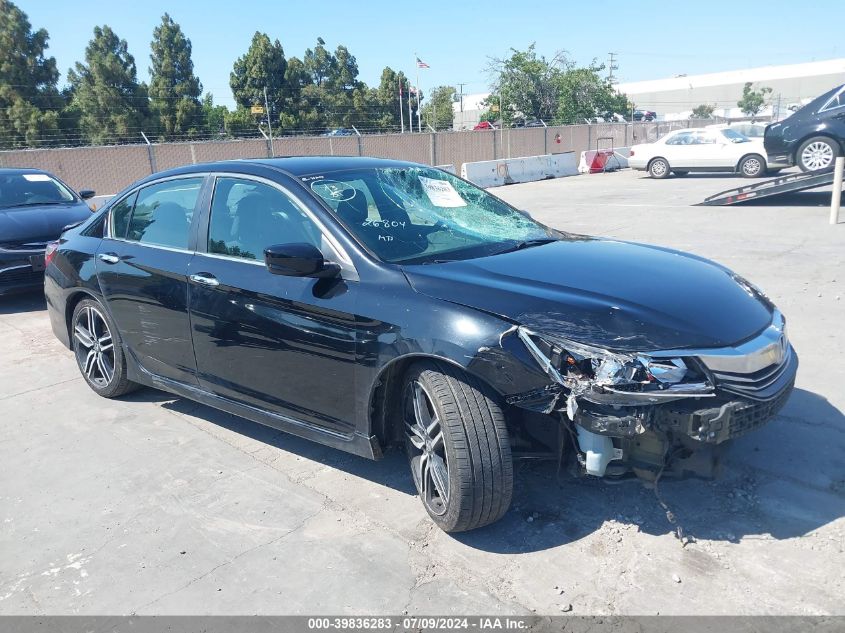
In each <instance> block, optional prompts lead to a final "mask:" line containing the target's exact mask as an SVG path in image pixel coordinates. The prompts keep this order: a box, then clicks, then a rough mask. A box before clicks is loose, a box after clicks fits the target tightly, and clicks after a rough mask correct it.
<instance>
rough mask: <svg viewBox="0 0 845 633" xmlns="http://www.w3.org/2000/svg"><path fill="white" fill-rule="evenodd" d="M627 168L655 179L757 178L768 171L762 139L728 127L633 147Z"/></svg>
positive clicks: (683, 133)
mask: <svg viewBox="0 0 845 633" xmlns="http://www.w3.org/2000/svg"><path fill="white" fill-rule="evenodd" d="M628 165H629V166H630V167H631V168H632V169H638V170H641V171H642V170H644V171H647V172H648V173H649V175H650V176H651V177H652V178H666V177H667V176H668V175H669V174H670V173H673V174H675V175H676V176H686V175H687V174H688V173H689V172H691V171H730V172H734V173H738V174H741V175H742V176H745V177H746V178H757V177H759V176H765V175H766V172H767V170H768V168H769V165H768V164H767V157H766V150H765V148H764V147H763V139H750V138H748V137H747V136H745V135H744V134H741V133H740V132H737V131H736V130H734V129H732V128H729V127H726V128H721V129H714V128H687V129H684V130H676V131H675V132H670V133H669V134H667V135H666V136H664V137H663V138H661V139H660V140H659V141H657V142H655V143H645V144H642V145H634V146H633V147H632V148H631V154H630V156H629V157H628Z"/></svg>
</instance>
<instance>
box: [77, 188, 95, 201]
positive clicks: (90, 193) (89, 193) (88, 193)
mask: <svg viewBox="0 0 845 633" xmlns="http://www.w3.org/2000/svg"><path fill="white" fill-rule="evenodd" d="M96 195H97V192H96V191H94V190H93V189H83V190H82V191H80V192H79V197H80V198H82V199H83V200H87V199H88V198H93V197H94V196H96Z"/></svg>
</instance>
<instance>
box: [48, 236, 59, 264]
mask: <svg viewBox="0 0 845 633" xmlns="http://www.w3.org/2000/svg"><path fill="white" fill-rule="evenodd" d="M58 252H59V240H53V241H52V242H47V250H45V251H44V265H45V266H47V265H49V263H50V262H51V261H53V258H54V257H55V256H56V253H58Z"/></svg>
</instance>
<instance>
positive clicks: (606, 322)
mask: <svg viewBox="0 0 845 633" xmlns="http://www.w3.org/2000/svg"><path fill="white" fill-rule="evenodd" d="M403 271H404V272H405V274H406V276H407V278H408V280H409V282H410V284H411V286H412V287H413V288H414V289H415V290H416V291H417V292H420V293H422V294H425V295H428V296H430V297H435V298H438V299H443V300H446V301H450V302H453V303H458V304H461V305H464V306H467V307H471V308H475V309H478V310H482V311H485V312H488V313H492V314H495V315H498V316H501V317H503V318H505V319H507V320H509V321H511V322H513V323H517V324H520V325H524V326H526V327H528V328H531V329H533V330H535V331H537V332H545V333H549V334H556V335H559V336H564V337H567V338H570V339H573V340H577V341H580V342H583V343H589V344H593V345H598V346H601V347H604V348H607V349H611V350H616V351H641V352H647V351H656V350H666V349H675V348H690V347H696V348H697V347H723V346H726V345H731V344H735V343H737V342H739V341H742V340H744V339H747V338H750V337H751V336H753V335H755V334H757V333H758V332H760V331H761V330H762V329H764V328H765V327H767V326H768V325H769V324H770V323H771V319H772V306H771V304H770V303H768V301H767V300H765V299H764V298H763V297H762V296H760V295H759V294H758V293H757V291H756V290H755V289H753V288H752V287H750V286H749V285H748V284H747V282H744V281H743V280H740V281H737V278H736V277H735V276H734V275H733V273H731V272H730V271H729V270H727V269H726V268H724V267H722V266H719V265H718V264H715V263H713V262H711V261H708V260H705V259H702V258H699V257H696V256H693V255H689V254H685V253H681V252H678V251H673V250H669V249H663V248H658V247H654V246H646V245H641V244H632V243H628V242H619V241H613V240H603V239H594V238H584V237H578V238H572V239H566V240H563V241H558V242H552V243H550V244H546V245H543V246H537V247H533V248H526V249H523V250H519V251H514V252H511V253H505V254H502V255H494V256H491V257H483V258H478V259H472V260H466V261H456V262H447V263H442V264H429V265H415V266H405V267H403Z"/></svg>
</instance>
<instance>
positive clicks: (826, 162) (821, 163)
mask: <svg viewBox="0 0 845 633" xmlns="http://www.w3.org/2000/svg"><path fill="white" fill-rule="evenodd" d="M839 154H840V147H839V143H837V142H836V141H834V140H833V139H832V138H830V137H828V136H814V137H812V138H808V139H807V140H806V141H804V142H803V143H801V146H800V147H799V148H798V151H797V152H795V164H796V165H798V167H800V168H801V171H829V170H831V169H833V165H834V162H835V161H836V157H837V156H839Z"/></svg>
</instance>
